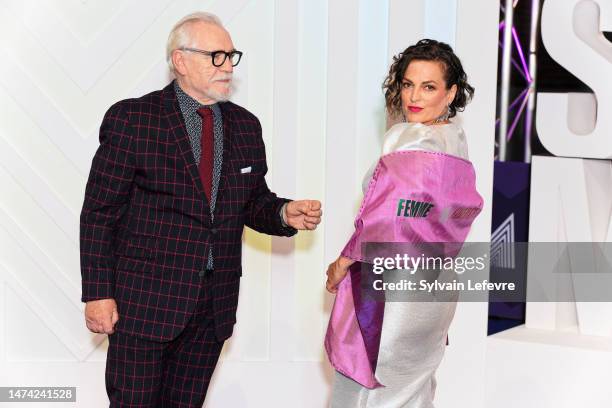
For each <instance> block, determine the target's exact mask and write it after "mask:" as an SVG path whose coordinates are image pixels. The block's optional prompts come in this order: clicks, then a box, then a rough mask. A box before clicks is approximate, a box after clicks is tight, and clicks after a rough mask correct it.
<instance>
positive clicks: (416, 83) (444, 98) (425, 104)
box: [400, 60, 457, 125]
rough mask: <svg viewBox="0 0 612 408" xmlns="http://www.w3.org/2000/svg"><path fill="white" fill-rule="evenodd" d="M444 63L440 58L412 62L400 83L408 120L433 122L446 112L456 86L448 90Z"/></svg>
mask: <svg viewBox="0 0 612 408" xmlns="http://www.w3.org/2000/svg"><path fill="white" fill-rule="evenodd" d="M443 69H444V65H443V63H442V62H439V61H424V60H413V61H410V64H408V67H407V68H406V72H404V77H403V78H402V85H401V89H402V90H401V94H400V95H401V99H402V111H403V112H404V116H405V117H406V121H407V122H419V123H423V124H425V125H430V124H432V123H433V121H434V120H435V119H436V118H438V117H439V116H441V115H443V114H445V113H446V107H447V106H448V105H449V104H450V103H451V102H452V101H453V99H455V93H456V92H457V85H453V86H452V87H451V88H450V89H446V81H445V80H444V71H443Z"/></svg>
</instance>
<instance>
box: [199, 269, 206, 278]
mask: <svg viewBox="0 0 612 408" xmlns="http://www.w3.org/2000/svg"><path fill="white" fill-rule="evenodd" d="M198 275H200V277H202V276H204V275H206V270H203V271H200V272H199V273H198Z"/></svg>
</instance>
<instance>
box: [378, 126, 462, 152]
mask: <svg viewBox="0 0 612 408" xmlns="http://www.w3.org/2000/svg"><path fill="white" fill-rule="evenodd" d="M399 150H427V151H437V152H443V153H448V154H452V155H456V156H459V157H463V158H467V143H466V139H465V133H464V131H463V129H462V128H461V126H459V125H458V124H456V123H453V122H449V123H446V124H442V125H431V126H427V125H423V124H422V123H405V122H404V123H398V124H396V125H394V126H392V127H391V128H390V129H389V130H388V131H387V133H386V134H385V141H384V145H383V154H387V153H391V152H394V151H399Z"/></svg>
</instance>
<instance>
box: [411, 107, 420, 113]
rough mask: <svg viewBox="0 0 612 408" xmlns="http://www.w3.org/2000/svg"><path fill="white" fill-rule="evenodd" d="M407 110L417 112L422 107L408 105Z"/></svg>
mask: <svg viewBox="0 0 612 408" xmlns="http://www.w3.org/2000/svg"><path fill="white" fill-rule="evenodd" d="M408 110H409V111H410V112H414V113H418V112H420V111H422V110H423V108H419V107H418V106H409V107H408Z"/></svg>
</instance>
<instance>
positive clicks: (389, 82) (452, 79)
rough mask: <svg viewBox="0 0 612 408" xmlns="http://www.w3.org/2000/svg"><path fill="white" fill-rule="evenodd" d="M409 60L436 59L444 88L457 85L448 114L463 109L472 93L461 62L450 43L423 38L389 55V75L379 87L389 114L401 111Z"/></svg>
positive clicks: (453, 114)
mask: <svg viewBox="0 0 612 408" xmlns="http://www.w3.org/2000/svg"><path fill="white" fill-rule="evenodd" d="M413 60H421V61H439V62H441V63H442V65H443V66H444V80H445V81H446V89H450V88H451V87H452V86H453V85H457V93H456V94H455V99H454V100H453V101H452V102H451V104H450V106H449V109H450V114H449V117H451V118H452V117H453V116H455V115H456V114H457V112H458V111H459V112H461V111H463V109H464V108H465V105H467V104H468V102H469V101H470V100H471V99H472V97H473V96H474V88H473V87H472V86H471V85H470V84H468V82H467V74H466V73H465V71H464V70H463V66H461V61H459V58H458V57H457V55H455V53H454V52H453V49H452V48H451V46H450V45H448V44H446V43H443V42H439V41H436V40H429V39H423V40H421V41H419V42H418V43H416V44H415V45H411V46H410V47H408V48H406V49H405V50H404V52H401V53H400V54H398V55H396V56H394V57H393V63H392V64H391V67H390V68H389V74H388V75H387V78H385V81H384V82H383V85H382V88H383V90H384V92H385V102H386V105H387V112H389V114H391V115H401V114H402V100H401V96H400V94H401V91H402V79H403V78H404V73H405V72H406V68H408V65H409V64H410V62H411V61H413Z"/></svg>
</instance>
